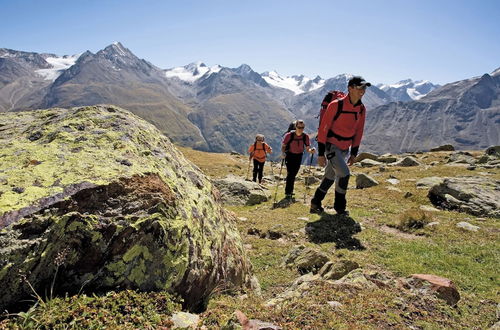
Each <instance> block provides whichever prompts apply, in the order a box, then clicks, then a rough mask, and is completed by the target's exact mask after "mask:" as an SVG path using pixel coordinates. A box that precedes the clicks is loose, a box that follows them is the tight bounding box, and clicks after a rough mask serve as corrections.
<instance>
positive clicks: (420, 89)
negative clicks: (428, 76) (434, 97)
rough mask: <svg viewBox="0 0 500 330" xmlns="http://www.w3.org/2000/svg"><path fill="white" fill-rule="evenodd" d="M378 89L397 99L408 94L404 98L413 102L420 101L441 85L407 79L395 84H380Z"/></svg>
mask: <svg viewBox="0 0 500 330" xmlns="http://www.w3.org/2000/svg"><path fill="white" fill-rule="evenodd" d="M377 87H378V88H380V89H381V90H383V91H384V92H386V93H388V94H389V95H391V96H393V97H396V98H397V99H399V98H400V97H401V95H404V94H406V96H404V97H406V98H408V97H409V98H410V99H412V100H419V99H421V98H422V97H424V96H425V95H427V94H428V93H429V92H431V91H432V90H434V89H436V88H437V87H439V85H434V84H433V83H431V82H430V81H428V80H417V81H413V80H411V79H405V80H401V81H399V82H397V83H395V84H387V85H384V84H379V85H377ZM397 95H400V96H397Z"/></svg>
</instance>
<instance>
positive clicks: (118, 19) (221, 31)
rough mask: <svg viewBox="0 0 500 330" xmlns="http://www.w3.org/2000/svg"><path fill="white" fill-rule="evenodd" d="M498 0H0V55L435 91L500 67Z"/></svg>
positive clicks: (499, 13) (499, 9)
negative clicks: (427, 84) (88, 54)
mask: <svg viewBox="0 0 500 330" xmlns="http://www.w3.org/2000/svg"><path fill="white" fill-rule="evenodd" d="M499 17H500V1H496V0H483V1H482V0H478V1H470V0H468V1H462V0H433V1H427V0H420V1H405V0H398V1H397V0H386V1H383V0H371V1H364V0H358V1H342V2H341V1H314V0H310V1H292V0H288V1H273V0H265V1H260V0H253V1H244V0H241V1H240V0H232V1H222V0H213V1H208V0H206V1H201V0H200V1H195V0H179V1H168V0H164V1H153V0H142V1H135V0H134V1H126V0H121V1H118V0H100V1H94V0H85V1H52V0H45V1H40V0H36V1H35V0H32V1H27V0H0V31H1V32H0V48H11V49H16V50H24V51H34V52H50V53H55V54H58V55H71V54H76V53H81V52H83V51H85V50H90V51H92V52H97V51H99V50H100V49H102V48H104V47H106V46H107V45H109V44H111V43H113V42H115V41H120V42H121V43H122V44H123V45H124V46H125V47H127V48H129V49H130V50H131V51H132V52H133V53H135V54H136V55H137V56H139V57H140V58H144V59H146V60H148V61H150V62H151V63H153V64H154V65H156V66H158V67H160V68H163V69H166V68H171V67H175V66H181V65H186V64H188V63H190V62H194V61H198V60H200V61H203V62H205V63H206V64H207V65H215V64H220V65H223V66H227V67H237V66H239V65H240V64H242V63H246V64H248V65H250V66H251V67H252V68H253V69H254V70H255V71H257V72H263V71H271V70H276V71H278V72H279V73H280V74H281V75H283V76H287V75H294V74H305V75H306V76H309V77H315V76H316V75H320V76H321V77H323V78H330V77H333V76H335V75H337V74H341V73H352V74H361V75H363V76H364V77H365V78H366V79H367V80H368V81H371V82H374V83H394V82H396V81H399V80H401V79H406V78H412V79H415V80H420V79H426V80H430V81H432V82H434V83H439V84H444V83H448V82H453V81H457V80H462V79H466V78H470V77H474V76H480V75H482V74H484V73H490V72H492V71H493V70H495V69H497V68H498V67H500V23H499V21H500V19H499Z"/></svg>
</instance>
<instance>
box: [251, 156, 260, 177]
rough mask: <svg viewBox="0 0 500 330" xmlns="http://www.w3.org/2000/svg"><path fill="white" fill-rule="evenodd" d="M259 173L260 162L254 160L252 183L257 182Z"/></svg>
mask: <svg viewBox="0 0 500 330" xmlns="http://www.w3.org/2000/svg"><path fill="white" fill-rule="evenodd" d="M258 171H259V162H258V161H257V160H256V159H254V160H253V180H252V181H257V172H258Z"/></svg>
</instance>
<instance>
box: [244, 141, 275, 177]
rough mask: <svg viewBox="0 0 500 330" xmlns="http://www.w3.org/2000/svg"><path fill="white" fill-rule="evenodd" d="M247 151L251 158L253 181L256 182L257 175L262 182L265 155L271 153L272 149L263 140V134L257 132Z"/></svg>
mask: <svg viewBox="0 0 500 330" xmlns="http://www.w3.org/2000/svg"><path fill="white" fill-rule="evenodd" d="M248 152H249V153H250V159H253V181H254V182H257V176H258V177H259V183H262V176H263V173H264V164H265V162H266V155H267V154H271V153H272V152H273V149H272V148H271V147H270V146H269V145H268V144H267V143H265V142H264V135H262V134H257V135H256V136H255V142H254V143H253V144H252V145H250V147H249V148H248ZM249 166H250V165H249Z"/></svg>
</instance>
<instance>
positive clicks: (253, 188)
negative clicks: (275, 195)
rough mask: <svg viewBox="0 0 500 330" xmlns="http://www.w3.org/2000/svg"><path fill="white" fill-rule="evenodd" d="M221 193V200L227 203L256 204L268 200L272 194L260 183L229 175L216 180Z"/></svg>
mask: <svg viewBox="0 0 500 330" xmlns="http://www.w3.org/2000/svg"><path fill="white" fill-rule="evenodd" d="M214 184H215V186H216V187H217V188H218V189H219V191H220V193H221V200H222V202H223V203H225V204H227V205H256V204H260V203H263V202H266V201H268V199H269V197H270V194H269V192H268V191H267V190H265V189H264V188H262V186H260V185H259V184H258V183H256V182H253V181H245V180H244V179H242V178H240V177H237V176H234V175H229V176H227V177H226V178H223V179H217V180H214Z"/></svg>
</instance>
